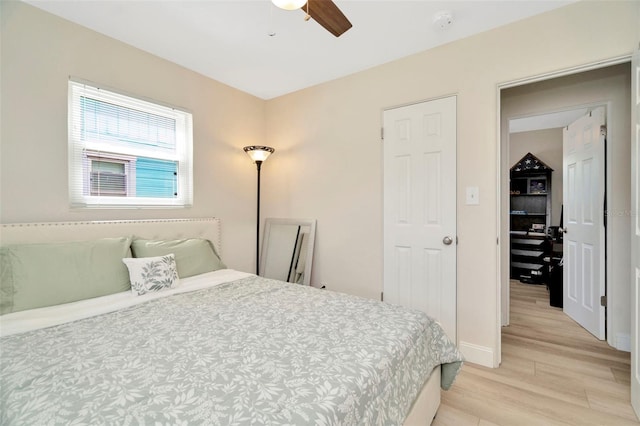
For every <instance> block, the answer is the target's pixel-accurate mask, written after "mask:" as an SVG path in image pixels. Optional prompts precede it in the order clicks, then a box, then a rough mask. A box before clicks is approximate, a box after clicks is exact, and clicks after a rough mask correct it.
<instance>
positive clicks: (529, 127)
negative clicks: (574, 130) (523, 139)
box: [509, 108, 589, 133]
mask: <svg viewBox="0 0 640 426" xmlns="http://www.w3.org/2000/svg"><path fill="white" fill-rule="evenodd" d="M588 112H589V109H588V108H579V109H572V110H568V111H557V112H550V113H548V114H540V115H532V116H529V117H522V118H514V119H511V120H509V133H520V132H531V131H534V130H544V129H556V128H559V127H566V126H568V125H569V124H571V123H573V122H574V121H576V120H577V119H578V118H580V117H582V116H583V115H586V114H587V113H588Z"/></svg>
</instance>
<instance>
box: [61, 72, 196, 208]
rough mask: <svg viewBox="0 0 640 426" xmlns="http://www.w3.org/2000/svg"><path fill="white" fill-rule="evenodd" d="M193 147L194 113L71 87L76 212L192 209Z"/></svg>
mask: <svg viewBox="0 0 640 426" xmlns="http://www.w3.org/2000/svg"><path fill="white" fill-rule="evenodd" d="M192 146H193V130H192V116H191V114H190V113H188V112H184V111H180V110H177V109H175V108H170V107H167V106H164V105H159V104H156V103H153V102H149V101H145V100H141V99H136V98H132V97H129V96H125V95H122V94H119V93H115V92H112V91H109V90H105V89H101V88H98V87H94V86H91V85H89V84H85V83H80V82H76V81H69V198H70V202H71V205H72V206H74V207H118V206H135V207H140V206H149V207H154V206H157V207H161V206H175V207H185V206H190V205H191V204H192V202H193V166H192V161H193V155H192Z"/></svg>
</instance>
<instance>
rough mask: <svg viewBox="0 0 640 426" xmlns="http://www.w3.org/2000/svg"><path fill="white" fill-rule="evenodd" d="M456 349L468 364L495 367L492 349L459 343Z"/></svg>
mask: <svg viewBox="0 0 640 426" xmlns="http://www.w3.org/2000/svg"><path fill="white" fill-rule="evenodd" d="M458 349H460V352H462V355H464V359H465V360H466V361H468V362H471V363H473V364H478V365H482V366H484V367H489V368H494V367H497V366H496V365H494V364H493V349H491V348H488V347H486V346H479V345H474V344H473V343H467V342H462V341H461V342H460V343H459V344H458Z"/></svg>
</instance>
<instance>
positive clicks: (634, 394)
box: [631, 51, 640, 418]
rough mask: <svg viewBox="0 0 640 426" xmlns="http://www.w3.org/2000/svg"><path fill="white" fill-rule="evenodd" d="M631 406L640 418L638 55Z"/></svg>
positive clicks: (636, 66)
mask: <svg viewBox="0 0 640 426" xmlns="http://www.w3.org/2000/svg"><path fill="white" fill-rule="evenodd" d="M631 88H632V90H631V99H632V102H631V103H632V106H631V112H632V114H633V115H632V117H631V123H633V131H632V133H631V134H632V140H633V141H632V146H631V176H632V182H631V210H632V211H631V217H632V221H631V227H632V228H631V229H632V232H631V405H632V406H633V409H634V410H635V411H636V416H638V418H640V51H636V52H635V54H634V55H633V60H632V62H631Z"/></svg>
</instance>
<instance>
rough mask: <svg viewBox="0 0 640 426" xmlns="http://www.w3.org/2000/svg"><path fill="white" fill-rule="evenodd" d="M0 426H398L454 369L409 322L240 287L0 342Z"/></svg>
mask: <svg viewBox="0 0 640 426" xmlns="http://www.w3.org/2000/svg"><path fill="white" fill-rule="evenodd" d="M0 351H1V352H0V424H3V425H18V424H20V425H24V424H30V425H36V424H37V425H52V424H64V425H81V424H90V425H99V424H109V425H116V424H117V425H126V424H152V425H161V424H170V425H179V424H185V425H186V424H188V425H195V424H203V425H205V424H206V425H287V424H289V425H307V424H309V425H311V424H313V425H376V424H378V425H397V424H402V421H403V420H404V418H405V417H406V415H407V414H408V412H409V410H410V408H411V404H412V402H413V400H414V399H415V397H416V396H417V394H418V392H419V391H420V389H421V387H422V386H423V384H424V382H425V381H426V379H427V378H428V376H429V373H430V372H431V370H432V369H433V368H434V366H436V365H438V364H444V365H443V371H442V373H443V374H442V387H443V388H445V389H446V388H448V387H449V386H450V385H451V383H452V381H453V379H454V377H455V375H456V374H457V372H458V371H459V369H460V367H461V356H460V354H459V353H458V351H457V350H456V348H455V346H454V345H453V344H452V343H451V342H450V341H449V339H448V338H447V337H446V336H445V335H444V333H443V331H442V329H441V327H440V326H439V325H438V324H437V323H436V322H434V321H433V320H431V319H429V318H428V317H427V316H426V315H424V314H423V313H421V312H417V311H411V310H407V309H405V308H402V307H399V306H395V305H392V304H388V303H380V302H377V301H372V300H367V299H362V298H358V297H354V296H349V295H344V294H340V293H334V292H330V291H326V290H318V289H315V288H310V287H305V286H300V285H295V284H287V283H283V282H280V281H275V280H269V279H264V278H259V277H253V276H252V277H249V278H244V279H241V280H238V281H234V282H229V283H225V284H221V285H218V286H215V287H211V288H207V289H204V290H199V291H194V292H191V293H184V294H178V295H173V296H170V297H165V298H161V299H156V300H152V301H149V302H146V303H143V304H140V305H136V306H132V307H129V308H126V309H123V310H120V311H116V312H112V313H108V314H104V315H99V316H95V317H91V318H87V319H83V320H79V321H75V322H71V323H67V324H62V325H58V326H55V327H50V328H46V329H40V330H35V331H30V332H26V333H22V334H15V335H11V336H7V337H4V338H2V340H0Z"/></svg>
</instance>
